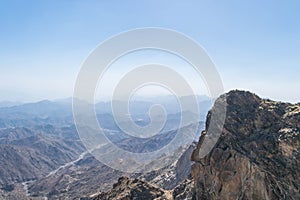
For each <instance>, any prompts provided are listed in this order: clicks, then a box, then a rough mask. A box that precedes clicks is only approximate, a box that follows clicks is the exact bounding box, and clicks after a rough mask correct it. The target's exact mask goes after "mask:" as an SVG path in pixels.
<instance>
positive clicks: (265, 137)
mask: <svg viewBox="0 0 300 200" xmlns="http://www.w3.org/2000/svg"><path fill="white" fill-rule="evenodd" d="M224 103H226V106H227V111H226V112H227V113H226V114H227V115H226V120H225V124H224V128H223V129H222V135H221V137H220V138H219V140H218V142H217V144H216V145H215V146H214V148H213V150H212V151H211V152H210V153H209V154H208V155H206V156H205V157H204V158H200V157H199V154H198V152H199V149H201V145H202V144H200V143H201V140H203V138H204V137H207V135H210V134H213V133H209V132H207V134H206V135H203V136H201V137H202V138H200V143H199V144H198V146H197V149H196V150H195V151H194V152H193V154H192V161H194V162H195V163H194V164H193V166H192V176H193V179H194V184H195V197H196V199H300V192H299V189H300V179H299V177H300V161H299V159H300V154H299V151H300V104H289V103H281V102H274V101H271V100H264V99H261V98H259V97H258V96H257V95H255V94H252V93H250V92H243V91H231V92H229V93H228V94H226V95H223V96H221V97H220V98H219V99H217V100H216V102H215V105H214V107H213V109H212V110H211V111H210V113H209V114H208V116H207V126H206V130H208V127H209V122H210V116H211V113H212V112H218V107H219V106H218V104H224Z"/></svg>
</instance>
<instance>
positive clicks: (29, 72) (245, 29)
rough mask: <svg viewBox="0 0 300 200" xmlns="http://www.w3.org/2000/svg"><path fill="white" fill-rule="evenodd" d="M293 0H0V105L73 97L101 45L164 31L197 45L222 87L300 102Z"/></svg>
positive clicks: (298, 26)
mask: <svg viewBox="0 0 300 200" xmlns="http://www.w3.org/2000/svg"><path fill="white" fill-rule="evenodd" d="M299 7H300V3H298V1H276V0H274V1H263V2H262V1H238V0H235V1H208V0H207V1H179V0H178V1H162V0H159V1H158V0H157V1H130V0H129V1H126V2H125V1H90V0H87V1H66V0H63V1H60V0H56V1H38V0H36V1H21V0H20V1H14V0H2V1H0V69H1V73H0V80H1V84H0V101H1V100H13V101H14V100H20V101H37V100H41V99H55V98H64V97H69V96H71V95H72V92H73V87H74V82H75V80H76V76H77V73H78V72H79V69H80V66H81V64H82V62H83V61H84V59H85V58H86V57H87V56H88V55H89V53H90V52H91V51H92V50H93V49H94V48H95V47H96V46H97V45H98V44H99V43H101V42H102V41H103V40H105V39H107V38H108V37H110V36H112V35H115V34H118V33H119V32H122V31H126V30H128V29H133V28H141V27H162V28H169V29H174V30H177V31H179V32H182V33H184V34H186V35H188V36H190V37H192V38H193V39H194V40H196V41H197V42H198V43H199V44H201V45H202V46H203V47H204V48H205V49H206V51H207V52H208V54H209V55H210V57H211V58H212V59H213V61H214V62H215V64H216V66H217V69H218V71H219V73H220V75H221V77H222V79H223V83H224V87H225V89H226V90H227V91H228V90H230V89H235V88H239V89H246V90H251V91H253V92H255V93H257V94H259V95H261V96H263V97H268V98H271V99H275V100H282V101H291V102H300V92H299V85H300V79H299V73H300V56H299V55H300V13H299V11H298V10H299Z"/></svg>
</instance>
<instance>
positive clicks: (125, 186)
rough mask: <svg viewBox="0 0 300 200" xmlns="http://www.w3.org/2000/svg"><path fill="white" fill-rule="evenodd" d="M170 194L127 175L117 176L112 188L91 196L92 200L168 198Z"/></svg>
mask: <svg viewBox="0 0 300 200" xmlns="http://www.w3.org/2000/svg"><path fill="white" fill-rule="evenodd" d="M171 197H172V195H171V193H170V192H169V191H166V190H163V189H160V188H158V187H156V186H154V185H152V184H150V183H147V182H144V181H141V180H139V179H130V178H127V177H121V178H119V180H118V182H117V183H116V184H114V185H113V189H112V190H110V191H109V192H105V193H101V194H100V195H98V196H96V197H94V198H92V199H93V200H100V199H101V200H110V199H115V200H130V199H135V200H144V199H156V200H168V199H171Z"/></svg>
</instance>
